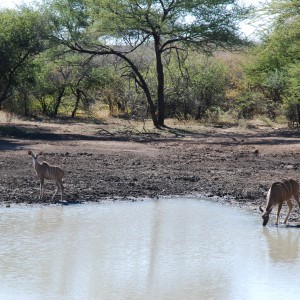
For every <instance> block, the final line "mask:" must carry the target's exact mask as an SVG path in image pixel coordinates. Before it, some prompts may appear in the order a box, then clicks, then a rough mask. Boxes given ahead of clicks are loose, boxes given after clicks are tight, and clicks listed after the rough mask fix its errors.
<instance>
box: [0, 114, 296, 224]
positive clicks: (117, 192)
mask: <svg viewBox="0 0 300 300" xmlns="http://www.w3.org/2000/svg"><path fill="white" fill-rule="evenodd" d="M299 142H300V132H299V131H297V130H288V129H274V128H266V127H256V128H251V129H241V128H237V127H222V128H214V127H201V126H198V127H197V126H196V127H195V126H189V125H184V126H181V127H179V126H176V125H175V126H172V128H169V129H167V130H166V131H163V132H154V131H153V132H152V133H144V132H142V131H139V132H138V131H137V130H129V129H128V127H124V126H123V127H121V128H120V126H119V124H113V123H110V124H107V123H98V124H95V123H94V124H89V123H83V122H81V123H70V122H64V121H61V122H60V123H48V122H45V121H43V122H42V121H38V120H31V121H28V120H26V121H22V120H17V119H11V120H9V122H8V121H7V120H3V119H2V122H1V123H0V203H1V204H2V205H6V206H9V205H10V204H12V203H42V204H47V203H50V199H51V196H52V194H53V191H54V184H53V183H52V182H49V181H48V182H46V183H45V198H44V200H39V199H38V195H39V180H38V179H37V177H36V175H35V171H34V169H33V166H32V161H31V158H30V156H29V155H27V151H28V150H32V151H34V152H37V151H41V150H42V151H44V160H46V161H47V162H48V163H49V164H56V165H59V166H61V167H62V168H63V169H64V170H65V178H64V185H65V197H64V200H66V201H68V202H77V201H79V202H81V201H101V200H103V199H108V200H116V199H124V200H128V199H129V200H136V199H140V198H143V197H162V196H169V195H195V196H206V197H211V198H214V199H217V200H218V201H221V202H224V203H226V204H231V205H240V206H247V207H250V208H252V209H253V210H257V208H258V206H259V205H260V204H265V197H266V192H267V190H268V188H269V187H270V185H271V183H272V182H274V181H278V180H281V179H283V178H295V179H297V180H299V179H300V178H299V168H300V143H299ZM56 200H59V197H57V199H56ZM294 212H295V213H294V214H293V215H292V219H293V218H294V219H295V218H296V217H297V212H298V209H297V208H296V209H294Z"/></svg>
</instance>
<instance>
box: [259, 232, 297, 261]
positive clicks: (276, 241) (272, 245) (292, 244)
mask: <svg viewBox="0 0 300 300" xmlns="http://www.w3.org/2000/svg"><path fill="white" fill-rule="evenodd" d="M263 234H264V236H265V237H266V240H267V243H268V247H269V256H270V258H271V259H272V260H273V261H275V262H283V261H290V260H295V259H297V258H298V251H299V241H300V231H299V230H298V229H295V230H292V229H286V228H277V229H274V230H273V229H272V230H270V229H269V228H267V227H266V228H263Z"/></svg>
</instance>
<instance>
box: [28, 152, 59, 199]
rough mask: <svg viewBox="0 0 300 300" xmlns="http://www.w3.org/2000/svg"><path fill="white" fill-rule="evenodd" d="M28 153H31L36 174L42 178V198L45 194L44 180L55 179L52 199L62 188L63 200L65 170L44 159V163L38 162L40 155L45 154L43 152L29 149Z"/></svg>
mask: <svg viewBox="0 0 300 300" xmlns="http://www.w3.org/2000/svg"><path fill="white" fill-rule="evenodd" d="M28 154H29V155H31V157H32V160H33V167H34V169H35V172H36V175H37V176H38V177H39V178H40V181H41V184H40V199H42V198H43V196H44V180H45V179H48V180H53V181H54V182H55V185H56V189H55V192H54V195H53V196H52V200H53V199H54V197H55V196H56V195H57V192H58V190H59V189H60V190H61V200H62V199H63V193H64V186H63V183H62V179H63V177H64V171H63V169H61V168H60V167H56V166H50V165H49V164H48V163H47V162H45V161H43V162H42V163H39V162H38V157H39V156H41V155H43V152H40V153H38V154H34V153H33V152H32V151H31V150H29V151H28Z"/></svg>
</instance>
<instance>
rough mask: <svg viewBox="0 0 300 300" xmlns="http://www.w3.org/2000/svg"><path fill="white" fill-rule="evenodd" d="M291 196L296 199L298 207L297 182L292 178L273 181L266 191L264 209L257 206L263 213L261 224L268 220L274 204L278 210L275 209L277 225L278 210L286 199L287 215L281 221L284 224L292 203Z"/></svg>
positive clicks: (264, 224)
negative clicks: (265, 205)
mask: <svg viewBox="0 0 300 300" xmlns="http://www.w3.org/2000/svg"><path fill="white" fill-rule="evenodd" d="M292 197H294V199H295V200H296V201H297V203H298V205H299V208H300V202H299V184H298V182H297V181H296V180H294V179H284V180H282V181H281V182H274V183H273V184H272V186H271V188H270V189H269V191H268V195H267V207H266V209H263V208H262V207H261V206H260V207H259V209H260V211H261V212H262V213H263V214H262V218H263V226H266V225H267V223H268V221H269V215H270V213H271V211H272V209H273V207H274V206H276V205H278V211H277V218H276V223H275V225H278V219H279V214H280V210H281V207H282V204H283V203H284V202H285V201H286V202H287V205H288V208H289V210H288V213H287V216H286V218H285V220H284V222H283V224H286V222H287V220H288V218H289V215H290V213H291V210H292V207H293V204H292V201H291V199H292Z"/></svg>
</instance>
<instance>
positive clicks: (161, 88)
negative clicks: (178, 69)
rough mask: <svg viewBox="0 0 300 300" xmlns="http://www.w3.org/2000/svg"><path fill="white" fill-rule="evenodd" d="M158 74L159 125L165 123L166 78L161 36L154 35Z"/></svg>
mask: <svg viewBox="0 0 300 300" xmlns="http://www.w3.org/2000/svg"><path fill="white" fill-rule="evenodd" d="M154 42H155V56H156V74H157V121H158V125H159V126H164V125H165V109H166V108H165V78H164V67H163V63H162V52H161V49H160V37H159V36H158V35H156V36H154Z"/></svg>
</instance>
